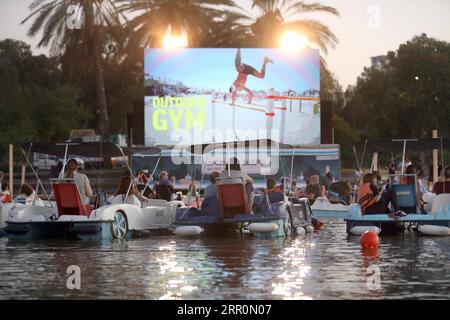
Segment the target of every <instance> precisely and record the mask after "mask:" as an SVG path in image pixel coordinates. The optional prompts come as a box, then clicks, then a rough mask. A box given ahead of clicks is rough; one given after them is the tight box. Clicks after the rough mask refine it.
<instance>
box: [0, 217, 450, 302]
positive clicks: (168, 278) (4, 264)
mask: <svg viewBox="0 0 450 320" xmlns="http://www.w3.org/2000/svg"><path fill="white" fill-rule="evenodd" d="M449 247H450V237H443V238H441V237H420V236H417V235H416V234H415V233H406V234H405V235H402V236H395V237H394V236H393V237H382V238H381V245H380V249H379V251H378V253H376V252H364V251H363V252H362V251H361V249H360V247H359V239H358V237H354V238H353V237H351V238H348V237H347V235H346V233H345V225H344V223H343V222H340V221H327V223H326V224H325V228H324V229H323V230H321V231H319V232H318V233H315V234H312V235H309V236H307V237H306V238H304V239H303V238H294V239H288V240H281V239H278V240H257V239H252V238H247V237H244V238H242V237H240V236H236V237H233V238H229V239H224V238H221V239H211V238H209V239H178V238H175V237H173V236H157V237H151V238H145V239H136V240H129V241H123V242H105V243H87V242H80V241H78V242H77V241H72V242H63V241H51V242H48V241H46V242H33V243H11V242H8V240H7V239H6V238H2V239H0V298H3V299H5V298H6V299H9V298H27V299H28V298H66V297H70V298H125V299H131V298H141V299H366V298H369V299H383V298H439V299H441V298H444V299H449V298H450V263H449V261H450V250H449ZM70 265H78V266H79V267H80V268H81V289H80V290H69V289H67V287H66V280H67V277H68V275H67V274H66V270H67V267H68V266H70ZM377 275H379V276H380V277H379V278H378V277H377ZM377 279H380V281H379V282H378V281H377ZM378 284H379V286H378Z"/></svg>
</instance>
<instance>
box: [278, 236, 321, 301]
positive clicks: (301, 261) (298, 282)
mask: <svg viewBox="0 0 450 320" xmlns="http://www.w3.org/2000/svg"><path fill="white" fill-rule="evenodd" d="M306 246H309V247H311V246H313V245H312V244H309V245H307V244H306V243H305V242H303V241H301V240H298V239H297V240H296V241H293V242H292V244H291V246H289V247H287V248H285V250H283V252H282V253H281V254H280V255H279V258H280V259H281V260H282V262H283V267H282V268H283V269H285V270H284V271H282V273H281V274H279V275H277V279H278V280H277V281H276V282H274V283H272V287H273V290H272V294H273V295H277V296H281V297H282V298H283V299H305V300H309V299H312V298H311V297H309V296H307V295H305V294H304V293H303V285H304V279H305V278H306V277H307V276H308V275H309V274H310V272H311V266H309V265H305V256H306Z"/></svg>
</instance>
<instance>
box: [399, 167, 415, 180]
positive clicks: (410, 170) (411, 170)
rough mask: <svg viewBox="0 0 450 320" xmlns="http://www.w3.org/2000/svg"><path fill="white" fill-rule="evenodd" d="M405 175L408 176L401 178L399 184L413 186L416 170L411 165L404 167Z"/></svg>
mask: <svg viewBox="0 0 450 320" xmlns="http://www.w3.org/2000/svg"><path fill="white" fill-rule="evenodd" d="M405 174H407V175H410V176H407V177H401V178H400V183H401V184H414V180H415V177H414V176H415V175H416V168H415V167H414V166H413V165H412V164H411V165H409V166H407V167H406V170H405Z"/></svg>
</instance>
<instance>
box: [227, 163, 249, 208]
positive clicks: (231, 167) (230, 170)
mask: <svg viewBox="0 0 450 320" xmlns="http://www.w3.org/2000/svg"><path fill="white" fill-rule="evenodd" d="M220 177H221V178H236V179H242V182H243V183H244V188H245V194H246V195H247V201H248V204H249V207H250V208H253V200H254V196H255V194H254V189H253V179H252V178H251V177H250V176H248V175H247V174H246V173H245V172H244V171H242V170H241V166H240V164H239V160H238V159H237V158H231V159H230V161H229V162H228V163H227V165H226V166H225V169H224V170H223V171H222V172H221V174H220Z"/></svg>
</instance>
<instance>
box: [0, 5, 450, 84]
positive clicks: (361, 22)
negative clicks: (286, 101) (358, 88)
mask: <svg viewBox="0 0 450 320" xmlns="http://www.w3.org/2000/svg"><path fill="white" fill-rule="evenodd" d="M236 2H237V3H238V4H240V5H241V6H242V7H244V8H246V9H248V10H250V8H251V5H250V4H251V1H250V0H238V1H236ZM309 2H316V1H315V0H314V1H309ZM318 2H320V3H322V4H326V5H330V6H334V7H335V8H337V9H338V11H339V13H340V17H333V16H329V15H324V14H309V15H304V17H306V18H316V19H318V20H320V21H321V22H322V23H324V24H326V25H328V26H329V27H330V29H331V30H332V31H333V32H334V33H335V34H336V36H337V37H338V39H339V44H338V46H337V47H336V48H335V49H331V50H330V52H329V54H328V55H326V56H325V59H326V61H327V63H328V66H329V68H330V70H331V71H332V72H333V73H334V74H335V75H336V76H337V78H338V80H339V82H340V83H341V84H342V85H343V86H344V87H346V86H347V85H349V84H355V83H356V78H357V76H358V75H360V74H361V72H362V71H363V68H364V67H365V66H369V65H370V57H372V56H376V55H382V54H386V53H387V51H389V50H395V49H397V48H398V46H399V45H400V44H401V43H404V42H405V41H407V40H409V39H411V38H412V37H413V36H414V35H418V34H421V33H427V34H428V36H432V37H436V38H438V39H441V40H445V41H450V22H449V16H448V15H449V13H450V0H320V1H318ZM30 3H31V1H30V0H1V1H0V39H5V38H14V39H20V40H22V41H25V42H27V43H30V44H31V45H32V47H33V50H34V52H36V53H47V52H48V50H47V49H45V48H44V49H39V50H37V49H36V48H35V44H36V43H37V41H38V40H37V39H36V38H35V39H31V38H29V37H27V35H26V32H27V29H28V27H29V24H28V25H25V26H21V25H20V21H21V20H22V19H24V18H25V17H26V15H27V14H28V12H29V11H28V5H29V4H30ZM256 14H257V12H255V11H253V13H252V15H253V16H256ZM378 18H379V19H378Z"/></svg>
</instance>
